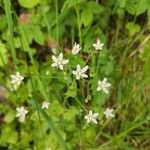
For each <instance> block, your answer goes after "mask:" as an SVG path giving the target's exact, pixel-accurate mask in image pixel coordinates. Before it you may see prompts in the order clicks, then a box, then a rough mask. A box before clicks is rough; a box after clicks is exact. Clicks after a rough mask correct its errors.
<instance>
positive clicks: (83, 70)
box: [81, 66, 89, 73]
mask: <svg viewBox="0 0 150 150" xmlns="http://www.w3.org/2000/svg"><path fill="white" fill-rule="evenodd" d="M88 68H89V66H85V67H84V68H83V69H82V70H81V72H82V73H84V72H86V71H87V70H88Z"/></svg>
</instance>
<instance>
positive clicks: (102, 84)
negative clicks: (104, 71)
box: [97, 78, 111, 94]
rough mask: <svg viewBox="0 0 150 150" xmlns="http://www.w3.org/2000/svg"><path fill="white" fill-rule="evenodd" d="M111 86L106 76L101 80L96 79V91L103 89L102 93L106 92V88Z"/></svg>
mask: <svg viewBox="0 0 150 150" xmlns="http://www.w3.org/2000/svg"><path fill="white" fill-rule="evenodd" d="M110 86H111V84H110V83H108V82H107V78H104V79H103V80H102V81H98V87H97V91H101V90H102V91H104V93H106V94H108V93H109V91H108V88H109V87H110Z"/></svg>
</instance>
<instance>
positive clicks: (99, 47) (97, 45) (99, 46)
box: [93, 39, 104, 50]
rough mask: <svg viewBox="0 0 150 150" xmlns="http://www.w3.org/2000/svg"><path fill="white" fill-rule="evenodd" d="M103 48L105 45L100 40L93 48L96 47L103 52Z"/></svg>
mask: <svg viewBox="0 0 150 150" xmlns="http://www.w3.org/2000/svg"><path fill="white" fill-rule="evenodd" d="M103 46H104V43H102V42H101V41H100V40H99V39H98V40H97V42H96V43H94V44H93V47H94V48H95V49H96V50H102V49H103Z"/></svg>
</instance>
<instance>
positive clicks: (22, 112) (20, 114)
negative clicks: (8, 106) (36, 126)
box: [16, 106, 28, 123]
mask: <svg viewBox="0 0 150 150" xmlns="http://www.w3.org/2000/svg"><path fill="white" fill-rule="evenodd" d="M16 110H17V114H16V117H18V119H19V121H20V122H21V123H23V122H24V121H25V117H26V114H27V113H28V110H26V109H25V108H24V107H23V106H22V107H20V108H16Z"/></svg>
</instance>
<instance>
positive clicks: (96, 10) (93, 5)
mask: <svg viewBox="0 0 150 150" xmlns="http://www.w3.org/2000/svg"><path fill="white" fill-rule="evenodd" d="M88 7H89V9H90V10H91V11H92V12H93V13H100V12H102V11H103V10H104V8H103V7H102V6H101V5H100V4H98V3H96V2H93V1H92V2H89V3H88Z"/></svg>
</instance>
